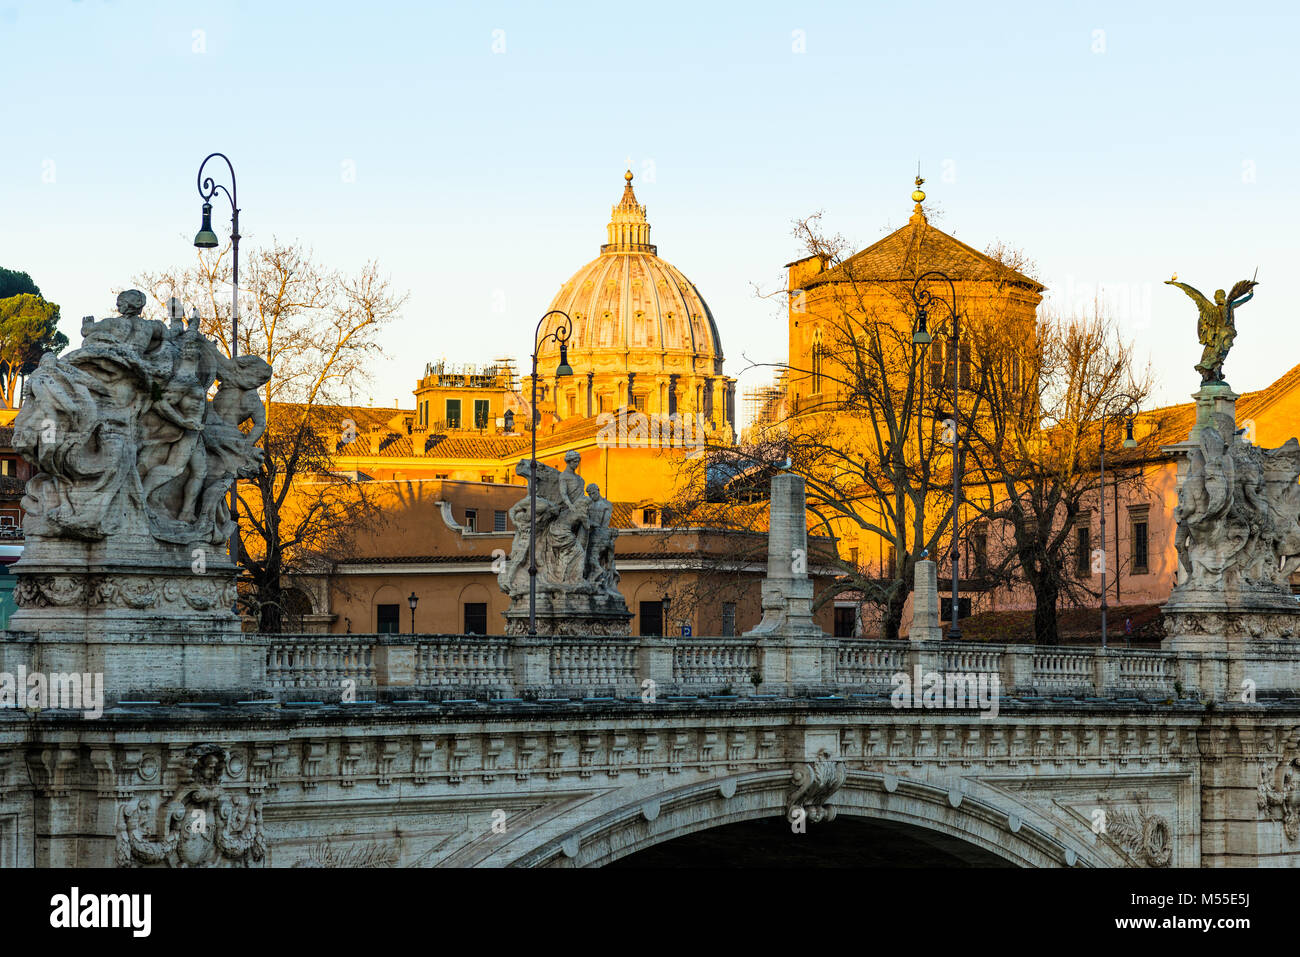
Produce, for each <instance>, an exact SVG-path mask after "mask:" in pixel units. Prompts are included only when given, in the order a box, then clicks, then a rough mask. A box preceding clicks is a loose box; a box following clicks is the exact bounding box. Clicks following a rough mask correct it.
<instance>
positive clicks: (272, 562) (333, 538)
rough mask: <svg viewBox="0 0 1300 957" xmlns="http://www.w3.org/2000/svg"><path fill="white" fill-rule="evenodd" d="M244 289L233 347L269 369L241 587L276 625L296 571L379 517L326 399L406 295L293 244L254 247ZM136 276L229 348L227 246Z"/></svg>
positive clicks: (354, 371)
mask: <svg viewBox="0 0 1300 957" xmlns="http://www.w3.org/2000/svg"><path fill="white" fill-rule="evenodd" d="M245 269H246V272H245V273H244V275H245V276H247V279H246V280H245V285H244V286H243V287H242V288H241V290H240V327H239V352H240V353H243V354H249V353H251V354H255V355H258V356H261V357H262V358H263V359H265V360H266V361H267V362H269V363H270V364H271V368H272V378H271V381H270V382H269V383H267V385H266V386H265V388H264V390H263V395H264V415H265V419H266V424H267V428H266V432H265V434H264V435H263V439H262V448H263V451H264V453H265V454H264V458H263V461H262V466H261V469H260V471H259V473H258V475H257V477H256V478H254V479H252V480H248V481H244V482H242V483H240V485H239V487H238V500H239V507H240V525H241V543H240V544H241V548H240V552H239V555H238V556H236V557H235V561H236V562H237V564H238V565H239V567H240V568H241V569H242V570H243V572H244V574H245V576H246V580H247V584H248V586H249V587H248V588H247V590H246V591H245V592H244V594H243V596H242V600H243V601H244V602H245V603H246V608H247V610H248V611H249V613H250V614H252V615H253V616H254V617H255V618H256V619H257V621H258V627H259V630H261V631H265V632H277V631H279V630H281V627H282V624H283V620H284V613H285V607H286V590H287V588H288V587H290V585H291V583H292V580H293V578H294V577H295V576H297V575H302V574H309V573H312V572H316V571H319V570H320V569H321V568H322V567H327V566H328V565H329V563H330V562H331V561H332V558H331V556H334V555H337V554H340V553H344V552H346V550H347V549H348V546H349V542H350V541H351V539H352V536H353V534H354V532H355V530H356V529H357V528H359V527H360V526H362V525H363V524H368V523H373V522H376V521H379V520H380V519H381V516H380V513H379V510H378V508H377V506H376V503H375V502H374V500H373V496H371V495H369V494H368V493H367V490H366V489H365V487H364V485H363V484H362V483H359V482H358V481H356V480H355V479H354V478H351V477H349V476H347V475H344V474H341V473H338V472H336V471H334V469H333V458H334V455H335V453H336V452H337V450H338V448H339V446H340V445H341V444H343V443H346V442H348V441H351V440H353V439H354V438H355V436H356V430H355V424H353V427H352V428H351V429H349V427H348V424H347V422H346V421H341V419H340V416H339V415H338V412H337V409H336V408H334V407H335V406H337V405H338V404H340V401H341V399H342V397H343V396H344V395H345V394H346V392H347V389H348V387H349V386H351V387H353V388H355V387H356V386H358V385H360V384H361V383H362V382H364V381H365V380H366V378H367V377H368V368H369V364H370V363H371V362H372V361H373V360H374V359H376V358H378V357H379V356H380V355H381V354H382V350H381V348H380V345H379V338H378V335H379V332H380V330H382V328H383V327H384V325H385V324H387V323H388V322H389V321H390V320H391V319H392V318H393V317H394V316H396V315H397V313H398V312H399V311H400V309H401V307H402V305H403V304H404V303H405V302H406V299H407V295H406V294H405V293H402V294H398V293H396V292H395V291H394V290H393V289H392V288H391V286H390V282H389V280H387V279H386V278H384V277H383V276H382V275H381V273H380V271H379V267H378V264H377V263H374V262H369V263H366V264H365V265H364V266H363V267H362V268H361V269H360V271H358V272H357V273H355V274H351V275H348V274H343V273H340V272H338V271H336V270H333V269H329V268H326V267H324V266H322V265H320V264H319V263H317V262H316V261H315V260H314V258H313V256H312V253H311V252H310V250H307V249H304V248H303V247H302V246H301V245H299V244H297V243H281V242H278V241H276V240H274V239H273V240H272V242H271V243H270V245H268V246H265V247H263V248H259V249H254V250H253V251H252V252H251V255H249V256H248V262H247V263H246V264H245ZM133 282H135V283H136V284H137V285H139V286H140V287H141V288H144V289H147V290H150V292H151V293H152V295H153V298H154V299H155V300H156V301H157V302H159V303H164V302H165V301H166V300H167V299H168V298H170V297H172V296H176V297H177V298H179V299H180V300H181V301H182V302H184V303H185V304H187V305H190V306H195V307H196V308H198V310H199V314H200V317H201V325H202V329H203V332H204V333H206V334H207V335H210V336H212V337H213V338H215V339H216V340H217V341H218V342H219V343H220V344H221V346H222V348H223V349H224V350H225V351H226V353H227V354H229V352H230V344H231V323H230V260H229V247H227V248H225V249H222V250H220V251H215V250H214V251H212V252H205V251H199V252H198V254H197V259H196V262H195V263H194V265H192V266H190V267H188V268H178V269H173V270H170V271H163V272H158V273H145V274H143V275H140V276H138V277H136V278H135V279H134V280H133Z"/></svg>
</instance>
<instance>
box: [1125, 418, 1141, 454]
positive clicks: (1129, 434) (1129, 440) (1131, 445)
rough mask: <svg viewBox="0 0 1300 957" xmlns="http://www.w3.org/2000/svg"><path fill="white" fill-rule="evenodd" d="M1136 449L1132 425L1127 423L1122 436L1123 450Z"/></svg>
mask: <svg viewBox="0 0 1300 957" xmlns="http://www.w3.org/2000/svg"><path fill="white" fill-rule="evenodd" d="M1137 447H1138V444H1137V440H1136V439H1134V438H1133V423H1132V422H1130V423H1128V428H1127V430H1126V432H1125V434H1124V448H1126V449H1135V448H1137Z"/></svg>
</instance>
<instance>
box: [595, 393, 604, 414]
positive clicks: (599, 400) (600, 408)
mask: <svg viewBox="0 0 1300 957" xmlns="http://www.w3.org/2000/svg"><path fill="white" fill-rule="evenodd" d="M596 411H597V412H604V411H605V395H604V394H603V393H602V394H600V395H598V396H596Z"/></svg>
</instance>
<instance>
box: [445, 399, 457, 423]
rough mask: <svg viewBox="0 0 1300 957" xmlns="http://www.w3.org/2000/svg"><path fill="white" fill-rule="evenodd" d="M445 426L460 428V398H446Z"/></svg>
mask: <svg viewBox="0 0 1300 957" xmlns="http://www.w3.org/2000/svg"><path fill="white" fill-rule="evenodd" d="M447 428H449V429H459V428H460V399H448V400H447Z"/></svg>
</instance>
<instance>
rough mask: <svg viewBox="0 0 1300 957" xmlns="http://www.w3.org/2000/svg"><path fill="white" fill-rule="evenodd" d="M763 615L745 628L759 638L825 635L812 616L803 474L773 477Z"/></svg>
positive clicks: (811, 586) (751, 634)
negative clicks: (748, 628)
mask: <svg viewBox="0 0 1300 957" xmlns="http://www.w3.org/2000/svg"><path fill="white" fill-rule="evenodd" d="M761 594H762V607H763V618H762V620H761V621H759V623H758V625H757V626H756V627H754V628H753V629H751V630H750V631H747V632H745V634H746V636H749V637H754V638H765V637H778V636H779V637H794V636H807V637H817V638H820V637H822V636H823V634H824V632H823V631H822V630H821V629H820V628H819V627H817V624H816V622H814V621H813V617H812V603H813V583H812V579H811V578H809V577H808V520H807V514H806V509H805V499H804V481H803V476H800V475H793V474H791V473H789V472H783V473H782V474H780V475H777V476H775V477H773V479H772V488H771V506H770V509H769V517H768V533H767V575H766V577H764V579H763V584H762V589H761Z"/></svg>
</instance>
